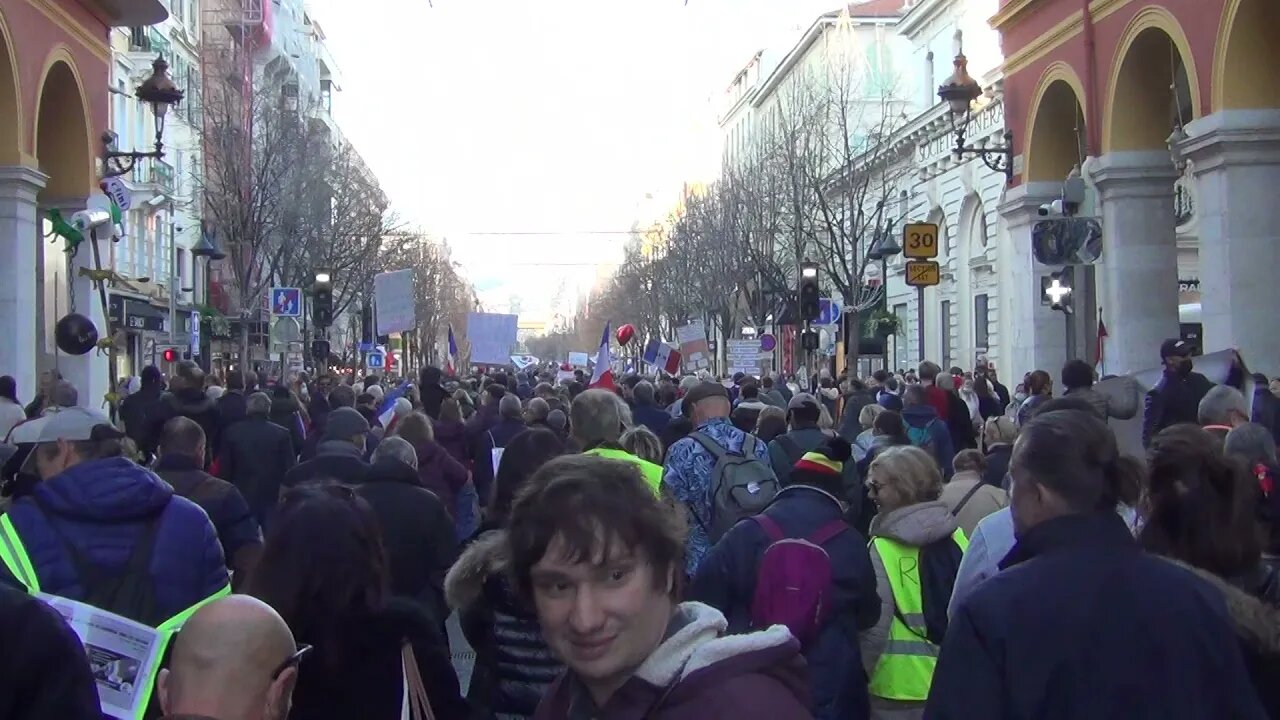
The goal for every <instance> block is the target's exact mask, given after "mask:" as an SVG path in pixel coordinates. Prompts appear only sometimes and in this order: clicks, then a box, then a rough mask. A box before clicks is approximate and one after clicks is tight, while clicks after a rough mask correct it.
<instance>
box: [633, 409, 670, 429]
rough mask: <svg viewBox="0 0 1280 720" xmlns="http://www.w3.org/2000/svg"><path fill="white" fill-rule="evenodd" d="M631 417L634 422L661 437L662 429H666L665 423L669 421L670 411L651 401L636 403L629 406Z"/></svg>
mask: <svg viewBox="0 0 1280 720" xmlns="http://www.w3.org/2000/svg"><path fill="white" fill-rule="evenodd" d="M631 417H632V418H633V419H634V420H635V421H636V423H638V424H640V425H643V426H645V427H647V428H649V429H650V430H652V431H653V434H654V435H657V436H658V437H662V431H663V430H666V429H667V423H669V422H671V413H669V412H667V411H666V409H665V408H660V407H658V406H657V405H654V404H653V403H645V404H641V403H636V404H635V405H633V406H631Z"/></svg>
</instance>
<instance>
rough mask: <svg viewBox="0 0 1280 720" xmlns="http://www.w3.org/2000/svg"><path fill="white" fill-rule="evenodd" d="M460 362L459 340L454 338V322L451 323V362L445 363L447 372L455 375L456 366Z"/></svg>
mask: <svg viewBox="0 0 1280 720" xmlns="http://www.w3.org/2000/svg"><path fill="white" fill-rule="evenodd" d="M457 364H458V341H457V340H454V339H453V323H449V363H448V364H447V365H445V368H444V369H445V374H447V375H453V374H454V370H453V368H454V366H455V365H457Z"/></svg>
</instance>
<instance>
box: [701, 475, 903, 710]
mask: <svg viewBox="0 0 1280 720" xmlns="http://www.w3.org/2000/svg"><path fill="white" fill-rule="evenodd" d="M763 514H765V515H768V516H769V517H771V518H773V520H774V522H776V523H778V525H779V526H780V527H781V528H782V531H783V533H784V534H785V535H786V536H787V537H808V536H810V535H813V534H814V533H815V532H817V531H818V529H819V528H821V527H822V526H824V525H826V524H827V523H829V522H831V521H833V520H840V519H841V517H842V514H843V513H842V510H841V507H840V505H839V504H838V503H837V502H836V500H835V498H834V497H832V496H831V495H829V494H827V493H826V492H824V491H822V490H818V489H816V488H813V487H809V486H807V485H792V486H790V487H787V488H785V489H783V491H782V492H780V493H778V497H777V498H776V499H775V500H774V501H773V503H771V504H770V505H769V507H767V508H765V510H764V512H763ZM768 546H769V539H768V536H767V535H765V533H764V530H763V529H761V528H760V526H759V525H757V524H756V523H755V522H754V521H747V520H744V521H742V522H739V523H738V524H737V525H734V526H733V527H732V528H731V529H730V530H729V532H727V533H725V534H724V537H722V538H720V541H719V542H718V543H716V544H715V545H714V546H713V547H712V548H711V550H710V551H709V552H708V553H707V555H706V557H705V558H703V560H702V564H701V565H699V566H698V572H697V574H696V575H695V576H694V579H693V584H692V585H691V586H690V589H689V593H688V598H687V599H689V600H696V601H698V602H703V603H706V604H708V605H711V606H712V607H714V608H716V609H717V610H719V611H720V612H722V613H724V616H725V618H726V619H728V621H729V632H731V633H744V632H748V631H750V630H752V629H753V628H751V627H750V624H751V599H752V597H753V596H754V594H755V587H756V574H757V569H758V566H759V563H760V558H761V557H762V556H763V555H764V551H765V548H767V547H768ZM822 547H823V549H824V550H826V551H827V554H828V556H830V558H831V572H832V582H833V586H834V587H833V590H832V595H831V601H832V609H831V615H830V620H829V621H828V623H827V626H826V627H825V628H824V629H823V630H822V631H821V632H820V633H819V634H818V637H817V638H815V639H814V640H813V642H812V643H811V644H810V645H809V646H808V647H806V648H805V649H804V656H805V660H806V661H808V664H809V670H810V679H811V681H812V683H813V708H814V715H813V717H814V718H816V720H862V719H865V718H867V717H868V716H869V714H870V708H869V706H868V703H869V698H868V696H867V677H866V671H865V670H864V669H863V666H862V652H861V650H860V649H859V646H858V632H859V631H860V630H862V629H866V628H870V627H873V626H874V625H875V624H876V621H877V620H878V619H879V618H880V599H879V596H878V595H877V594H876V573H875V570H874V569H873V568H872V566H871V556H870V555H869V554H868V552H867V539H866V538H865V537H863V536H862V534H861V533H859V532H858V531H857V530H855V529H853V528H852V527H851V528H849V529H848V530H845V531H844V533H842V534H840V535H838V536H836V537H835V538H834V539H833V540H830V541H829V542H827V543H826V544H825V545H823V546H822Z"/></svg>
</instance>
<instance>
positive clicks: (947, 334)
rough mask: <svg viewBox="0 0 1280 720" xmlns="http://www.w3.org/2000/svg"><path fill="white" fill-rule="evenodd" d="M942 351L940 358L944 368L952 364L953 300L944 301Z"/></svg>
mask: <svg viewBox="0 0 1280 720" xmlns="http://www.w3.org/2000/svg"><path fill="white" fill-rule="evenodd" d="M940 324H941V325H942V353H941V357H939V358H938V360H939V364H940V365H942V367H943V368H946V367H948V366H950V365H951V301H950V300H943V301H942V320H941V323H940Z"/></svg>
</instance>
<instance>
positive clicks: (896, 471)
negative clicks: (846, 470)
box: [859, 412, 968, 720]
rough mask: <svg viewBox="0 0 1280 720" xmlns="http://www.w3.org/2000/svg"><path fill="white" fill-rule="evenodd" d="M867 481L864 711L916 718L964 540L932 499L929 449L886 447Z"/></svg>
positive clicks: (937, 477) (937, 483)
mask: <svg viewBox="0 0 1280 720" xmlns="http://www.w3.org/2000/svg"><path fill="white" fill-rule="evenodd" d="M888 414H889V413H888V412H885V413H882V414H881V417H884V416H885V415H888ZM866 485H867V491H868V495H869V497H870V498H871V501H872V502H874V503H875V505H876V507H877V509H878V510H879V512H878V513H877V514H876V516H875V519H873V520H872V521H871V527H870V531H869V532H870V538H871V542H870V550H871V564H872V566H873V567H874V568H875V571H876V592H877V594H879V596H880V619H879V621H878V622H876V624H875V626H874V627H872V628H871V629H869V630H865V631H863V632H862V633H861V635H860V637H859V641H860V644H861V647H862V662H863V664H864V665H865V666H866V670H867V675H868V677H869V678H870V683H869V686H868V691H869V693H870V695H871V717H872V718H873V719H876V718H881V719H884V720H888V719H889V718H892V719H893V720H903V719H907V718H920V717H922V714H923V712H924V702H925V699H926V698H928V696H929V685H930V683H931V682H932V679H933V658H935V657H937V653H938V647H939V646H940V645H941V644H942V638H943V636H944V635H945V634H946V631H947V605H948V604H949V603H950V601H951V589H952V585H953V584H954V583H955V573H956V568H957V567H959V565H960V557H961V554H962V553H963V551H964V548H965V547H966V546H967V545H968V540H967V539H966V538H965V535H964V532H963V531H962V530H960V528H959V526H958V525H957V523H956V518H955V516H954V515H953V514H952V513H951V510H950V508H948V507H947V505H946V504H945V503H943V502H942V501H941V500H940V499H939V498H940V496H941V494H942V471H941V470H940V469H939V468H938V464H937V463H936V462H934V459H933V456H932V455H931V454H930V453H929V452H927V451H925V450H922V449H920V448H918V447H914V446H896V447H890V448H887V449H885V450H884V451H882V452H880V453H879V454H877V455H876V457H875V459H874V460H872V461H871V467H870V470H869V472H868V473H867V481H866Z"/></svg>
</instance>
